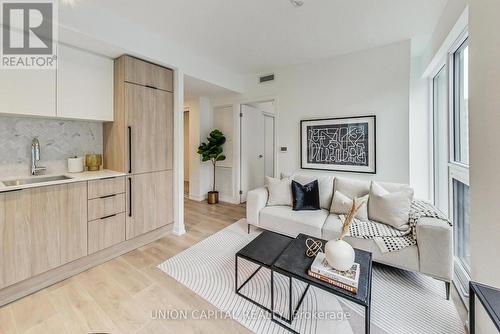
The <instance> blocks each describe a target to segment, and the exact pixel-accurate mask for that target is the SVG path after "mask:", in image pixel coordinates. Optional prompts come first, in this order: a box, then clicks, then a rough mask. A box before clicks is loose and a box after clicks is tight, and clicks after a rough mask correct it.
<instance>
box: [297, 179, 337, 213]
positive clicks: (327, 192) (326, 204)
mask: <svg viewBox="0 0 500 334" xmlns="http://www.w3.org/2000/svg"><path fill="white" fill-rule="evenodd" d="M292 179H293V180H294V181H297V182H298V183H300V184H307V183H309V182H311V181H314V180H318V185H319V205H320V207H321V208H322V209H325V210H329V209H330V205H331V204H332V197H333V181H334V179H335V177H333V176H330V175H313V174H306V173H296V174H294V175H293V176H292Z"/></svg>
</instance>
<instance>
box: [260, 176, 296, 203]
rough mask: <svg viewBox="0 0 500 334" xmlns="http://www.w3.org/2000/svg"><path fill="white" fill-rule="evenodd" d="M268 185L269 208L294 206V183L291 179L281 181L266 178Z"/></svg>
mask: <svg viewBox="0 0 500 334" xmlns="http://www.w3.org/2000/svg"><path fill="white" fill-rule="evenodd" d="M266 184H267V189H268V191H269V197H268V198H267V205H268V206H277V205H288V206H292V181H291V180H290V179H288V178H286V179H282V180H280V179H275V178H272V177H269V176H266Z"/></svg>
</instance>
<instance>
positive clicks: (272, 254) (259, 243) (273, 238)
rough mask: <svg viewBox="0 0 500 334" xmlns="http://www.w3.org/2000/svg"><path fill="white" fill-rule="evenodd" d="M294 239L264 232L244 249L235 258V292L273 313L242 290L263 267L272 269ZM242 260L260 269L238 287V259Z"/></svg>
mask: <svg viewBox="0 0 500 334" xmlns="http://www.w3.org/2000/svg"><path fill="white" fill-rule="evenodd" d="M292 240H293V239H292V238H290V237H287V236H285V235H281V234H277V233H274V232H270V231H264V232H262V233H261V234H260V235H259V236H258V237H256V238H255V239H254V240H252V241H251V242H250V243H249V244H248V245H246V246H245V247H243V248H242V249H241V250H240V251H239V252H238V253H236V258H235V290H236V294H237V295H239V296H241V297H243V298H245V299H246V300H248V301H250V302H252V303H254V304H255V305H257V306H259V307H261V308H263V309H265V310H266V311H268V312H271V313H272V310H270V309H269V308H267V307H265V306H264V305H262V304H260V303H258V302H256V301H254V300H253V299H251V298H249V297H247V296H245V295H244V294H242V293H241V292H240V290H241V289H243V287H244V286H245V285H246V284H247V283H248V282H249V281H250V280H251V279H252V278H253V277H254V276H255V275H256V274H257V273H258V272H259V270H261V269H262V267H264V268H267V269H269V270H270V269H271V265H272V264H273V263H274V262H275V261H276V259H277V258H278V257H279V256H280V254H281V253H282V252H283V251H284V250H285V248H286V247H287V246H288V245H289V244H290V242H291V241H292ZM239 258H242V259H245V260H247V261H250V262H253V263H255V264H258V265H259V267H258V268H257V270H255V271H254V272H253V273H252V274H251V275H250V276H249V277H248V278H247V279H246V280H245V281H244V282H243V284H241V285H240V286H238V259H239Z"/></svg>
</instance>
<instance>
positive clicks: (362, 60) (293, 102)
mask: <svg viewBox="0 0 500 334" xmlns="http://www.w3.org/2000/svg"><path fill="white" fill-rule="evenodd" d="M275 73H276V78H277V80H276V82H274V83H271V84H269V83H268V84H263V85H258V84H256V82H257V77H256V76H252V77H249V78H248V83H249V85H248V88H247V90H246V92H245V94H244V95H242V96H240V97H239V99H238V101H235V100H232V101H233V102H236V103H239V102H241V101H244V102H250V101H256V100H259V99H264V98H268V97H276V99H277V110H278V111H277V119H276V121H277V145H278V147H279V146H287V147H288V153H279V154H278V161H277V163H278V171H279V172H292V171H295V170H297V169H299V168H300V142H299V141H300V140H299V122H300V120H302V119H309V118H320V117H342V116H358V115H376V116H377V174H376V175H374V176H373V175H367V174H349V173H336V174H337V175H342V176H348V175H350V176H353V177H356V178H365V179H370V178H374V179H381V180H387V181H394V182H406V183H407V182H409V154H408V147H409V135H408V127H409V125H408V123H409V118H408V114H409V83H410V42H409V41H404V42H400V43H395V44H391V45H388V46H384V47H379V48H375V49H370V50H365V51H361V52H356V53H352V54H348V55H343V56H339V57H335V58H330V59H326V60H322V61H317V62H314V63H308V64H302V65H296V66H290V67H286V68H281V69H277V70H275ZM228 101H229V100H224V99H218V100H215V101H213V104H214V105H216V104H222V103H227V102H228ZM238 135H239V134H238ZM332 174H334V173H332Z"/></svg>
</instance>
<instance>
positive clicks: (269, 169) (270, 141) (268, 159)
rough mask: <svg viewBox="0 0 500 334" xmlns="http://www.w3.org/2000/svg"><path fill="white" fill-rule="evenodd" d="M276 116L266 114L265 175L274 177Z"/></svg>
mask: <svg viewBox="0 0 500 334" xmlns="http://www.w3.org/2000/svg"><path fill="white" fill-rule="evenodd" d="M275 147H276V145H275V144H274V116H272V115H268V114H264V173H265V175H266V176H269V177H274V153H275V152H274V149H275Z"/></svg>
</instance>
